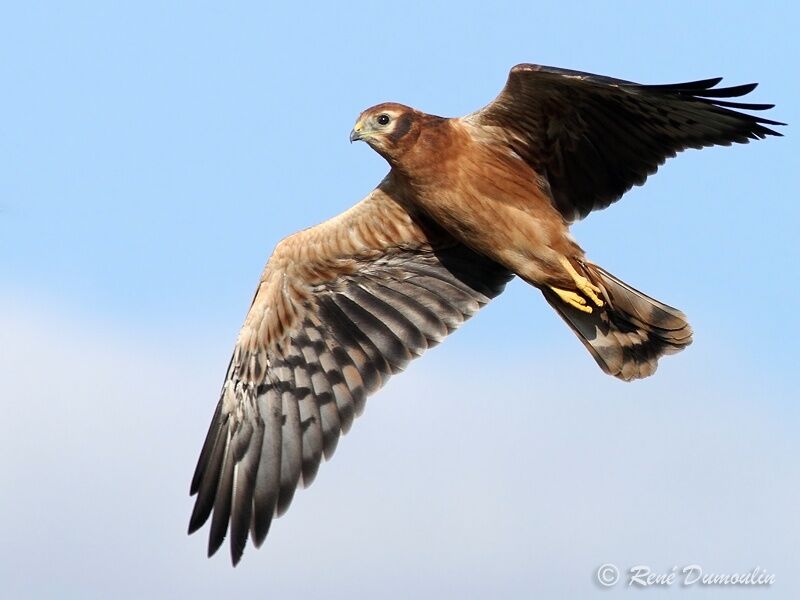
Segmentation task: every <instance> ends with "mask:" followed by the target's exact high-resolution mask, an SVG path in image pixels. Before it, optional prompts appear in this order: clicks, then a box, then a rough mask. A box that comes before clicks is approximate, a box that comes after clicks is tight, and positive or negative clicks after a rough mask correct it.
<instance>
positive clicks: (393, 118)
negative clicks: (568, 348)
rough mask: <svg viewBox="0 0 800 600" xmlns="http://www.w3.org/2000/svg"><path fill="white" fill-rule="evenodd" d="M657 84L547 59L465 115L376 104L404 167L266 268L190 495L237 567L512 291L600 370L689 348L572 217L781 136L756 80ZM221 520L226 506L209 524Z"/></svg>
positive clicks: (360, 133) (383, 131)
mask: <svg viewBox="0 0 800 600" xmlns="http://www.w3.org/2000/svg"><path fill="white" fill-rule="evenodd" d="M720 81H721V78H714V79H705V80H702V81H691V82H688V83H679V84H673V85H640V84H637V83H632V82H629V81H622V80H619V79H611V78H607V77H601V76H598V75H592V74H589V73H581V72H577V71H569V70H565V69H557V68H553V67H543V66H538V65H529V64H523V65H518V66H516V67H514V68H513V69H512V70H511V73H510V75H509V77H508V82H507V83H506V86H505V88H504V89H503V90H502V91H501V92H500V95H499V96H498V97H497V98H496V99H495V100H494V101H493V102H491V103H490V104H489V105H488V106H486V107H485V108H483V109H481V110H479V111H477V112H474V113H472V114H469V115H467V116H465V117H460V118H442V117H437V116H434V115H428V114H425V113H422V112H420V111H418V110H415V109H413V108H409V107H407V106H403V105H401V104H394V103H387V104H379V105H378V106H375V107H373V108H370V109H367V110H365V111H364V112H363V113H361V115H360V116H359V118H358V121H357V122H356V124H355V127H354V128H353V130H352V132H351V134H350V140H351V141H355V140H363V141H364V142H366V143H367V144H369V145H370V146H371V147H372V148H373V149H374V150H375V151H376V152H378V153H379V154H380V155H381V156H383V157H384V158H385V159H386V161H387V162H388V163H389V165H390V167H391V170H390V171H389V173H388V174H387V175H386V177H385V178H384V179H383V181H381V182H380V184H379V185H378V187H377V188H375V189H374V190H373V191H372V192H371V193H370V194H368V195H367V197H366V198H364V199H363V200H362V201H361V202H359V203H358V204H356V205H355V206H353V207H352V208H350V209H349V210H347V211H345V212H344V213H342V214H340V215H339V216H337V217H334V218H332V219H330V220H329V221H326V222H324V223H322V224H320V225H317V226H315V227H311V228H310V229H306V230H304V231H301V232H299V233H295V234H294V235H291V236H289V237H287V238H285V239H284V240H282V241H281V242H280V243H279V244H278V246H277V247H276V248H275V250H274V252H273V254H272V257H271V258H270V259H269V262H268V263H267V266H266V267H265V269H264V272H263V274H262V275H261V280H260V282H259V284H258V288H257V289H256V292H255V297H254V298H253V303H252V305H251V307H250V310H249V311H248V313H247V317H246V319H245V322H244V326H243V327H242V330H241V333H240V334H239V337H238V340H237V342H236V346H235V348H234V351H233V358H232V359H231V362H230V365H229V367H228V373H227V376H226V378H225V383H224V384H223V386H222V392H221V398H220V400H219V404H218V405H217V409H216V412H215V413H214V417H213V419H212V422H211V427H210V429H209V431H208V435H207V437H206V440H205V444H204V445H203V449H202V451H201V453H200V458H199V460H198V463H197V469H196V470H195V473H194V478H193V480H192V484H191V493H192V494H193V495H194V494H197V498H196V501H195V505H194V511H193V513H192V516H191V520H190V524H189V532H190V533H192V532H194V531H196V530H197V529H198V528H199V527H200V526H202V525H203V524H204V523H205V522H206V521H207V520H208V518H209V516H211V529H210V536H209V545H208V552H209V555H211V554H213V553H214V552H216V551H217V549H218V548H219V547H220V545H221V544H222V543H223V541H224V538H225V536H226V534H228V533H229V535H230V548H231V557H232V560H233V564H234V565H235V564H236V563H237V562H238V561H239V559H240V558H241V556H242V552H243V551H244V547H245V544H246V541H247V537H248V534H249V535H250V536H251V537H252V540H253V542H254V544H255V545H256V546H259V545H260V544H261V543H262V542H263V541H264V539H265V537H266V535H267V532H268V530H269V527H270V523H271V522H272V519H273V518H274V517H277V516H280V515H281V514H283V513H284V511H286V509H287V508H288V506H289V504H290V502H291V500H292V496H293V495H294V492H295V489H296V488H297V487H298V486H299V485H303V486H308V485H309V484H310V483H311V482H312V481H313V480H314V477H315V475H316V474H317V469H318V468H319V465H320V462H321V460H322V458H323V457H325V458H326V459H327V458H330V456H331V454H333V451H334V449H335V448H336V444H337V441H338V439H339V436H340V434H343V433H346V432H347V431H348V429H349V428H350V426H351V424H352V422H353V419H354V417H356V416H357V415H359V414H361V412H362V411H363V409H364V403H365V400H366V398H367V396H368V395H369V394H371V393H372V392H374V391H376V390H377V389H378V388H380V387H381V385H383V384H384V383H385V382H386V381H387V380H388V379H389V377H390V376H391V375H392V374H394V373H397V372H398V371H401V370H403V368H404V367H405V366H406V365H407V364H408V362H409V361H410V360H411V359H413V358H415V357H417V356H419V355H420V354H422V353H423V352H424V351H425V350H426V349H427V348H430V347H431V346H434V345H435V344H437V343H439V342H440V341H441V340H442V339H444V337H445V336H446V335H447V334H448V333H450V332H451V331H453V330H454V329H456V328H457V327H458V326H459V325H461V323H463V322H464V321H465V320H466V319H468V318H469V317H471V316H472V315H473V314H474V313H475V312H476V311H477V310H478V309H479V308H481V307H482V306H483V305H484V304H486V303H487V302H488V301H489V300H491V299H492V298H494V297H495V296H497V295H498V294H499V293H500V292H502V291H503V288H504V286H505V285H506V283H507V282H508V281H509V280H510V279H511V278H512V277H514V276H515V275H517V276H519V277H521V278H522V279H523V280H524V281H526V282H527V283H529V284H530V285H532V286H533V287H535V288H538V289H539V290H540V291H541V292H542V294H543V295H544V297H545V299H546V300H547V302H548V303H549V304H550V305H551V306H552V307H553V308H554V309H555V310H556V312H558V314H559V315H561V317H562V318H563V319H564V320H565V321H566V322H567V324H568V325H569V326H570V327H571V328H572V330H573V331H574V332H575V333H576V334H577V336H578V338H579V339H580V340H581V341H582V342H583V344H584V345H585V346H586V348H587V349H588V350H589V352H590V353H591V355H592V356H593V357H594V359H595V361H597V364H598V365H599V366H600V368H601V369H602V370H603V371H605V372H606V373H608V374H610V375H613V376H615V377H618V378H620V379H623V380H626V381H627V380H632V379H637V378H641V377H647V376H648V375H651V374H652V373H653V372H654V371H655V369H656V364H657V361H658V359H659V357H660V356H662V355H664V354H670V353H674V352H678V351H680V350H682V349H683V348H685V347H686V346H687V345H688V344H689V343H690V342H691V336H692V333H691V329H690V327H689V324H688V323H687V321H686V318H685V316H684V315H683V313H681V312H680V311H679V310H676V309H675V308H672V307H671V306H667V305H666V304H664V303H662V302H659V301H658V300H654V299H653V298H650V297H649V296H646V295H645V294H643V293H641V292H639V291H637V290H636V289H634V288H633V287H631V286H629V285H628V284H626V283H623V282H622V281H620V280H619V279H617V278H616V277H614V276H613V275H611V274H610V273H608V272H607V271H605V270H604V269H602V268H600V267H599V266H597V265H595V264H593V263H592V262H590V261H589V260H588V259H587V257H586V255H585V254H584V251H583V249H581V247H580V246H579V245H578V244H577V242H576V241H575V240H574V239H573V238H572V237H571V236H570V234H569V226H570V224H571V223H572V222H574V221H576V220H578V219H581V218H583V217H585V216H586V215H588V214H589V213H590V212H592V211H593V210H598V209H601V208H605V207H607V206H608V205H609V204H611V203H613V202H615V201H617V200H618V199H619V198H620V197H621V196H622V195H623V194H624V193H625V192H626V191H627V190H629V189H630V188H631V187H632V186H634V185H641V184H643V183H644V182H645V179H647V176H648V175H651V174H653V173H654V172H655V171H656V169H657V168H658V167H659V165H661V164H662V163H663V162H664V161H665V160H666V159H667V158H668V157H672V156H675V154H676V153H678V152H680V151H681V150H684V149H686V148H703V147H706V146H714V145H730V144H731V143H733V142H736V143H746V142H748V141H749V140H751V139H761V138H764V137H766V136H768V135H780V134H779V133H777V132H776V131H774V130H772V129H769V128H767V127H766V125H783V123H778V122H776V121H770V120H768V119H764V118H762V117H759V116H754V115H751V114H746V113H742V112H739V111H738V110H737V109H744V110H751V111H759V110H764V109H768V108H772V105H767V104H747V103H742V102H734V101H731V100H729V98H735V97H738V96H743V95H745V94H747V93H749V92H751V91H752V90H753V89H754V88H755V87H756V84H748V85H739V86H734V87H716V86H717V85H718V84H719V83H720ZM212 511H213V515H212Z"/></svg>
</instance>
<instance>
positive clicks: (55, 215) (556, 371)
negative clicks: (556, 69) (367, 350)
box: [0, 1, 800, 598]
mask: <svg viewBox="0 0 800 600" xmlns="http://www.w3.org/2000/svg"><path fill="white" fill-rule="evenodd" d="M799 21H800V20H799V19H798V11H797V8H796V7H795V6H794V5H793V4H792V3H789V2H785V3H781V2H773V3H770V4H769V5H768V6H765V7H762V8H761V9H755V8H754V7H753V5H752V4H751V3H745V2H730V1H728V2H705V3H702V4H700V3H690V2H672V3H665V4H662V5H659V6H655V7H653V6H646V5H645V4H643V3H637V2H616V3H597V4H595V5H593V6H592V7H587V6H585V5H584V3H572V2H559V3H537V2H519V3H498V4H496V5H492V6H489V5H488V4H487V3H478V2H459V3H458V4H455V3H413V2H406V3H381V2H369V3H366V2H364V3H360V2H354V3H348V4H347V6H313V5H300V4H297V5H294V6H293V7H290V6H289V5H288V4H286V5H285V6H280V7H277V6H276V7H267V6H266V3H231V4H230V5H228V6H223V5H217V4H208V3H168V4H167V3H148V2H140V3H135V4H134V3H99V2H74V3H70V4H69V6H67V5H66V4H59V5H56V4H55V3H38V2H29V3H24V4H23V3H18V4H17V5H13V6H12V5H8V6H5V7H4V8H2V9H0V81H2V82H3V86H2V87H3V93H2V94H0V110H1V111H2V114H3V115H4V118H3V119H0V308H2V311H0V332H2V333H0V342H2V343H0V377H2V380H3V382H4V386H3V387H4V395H5V396H6V402H5V404H4V406H6V407H7V411H8V412H7V415H6V428H5V429H6V432H5V433H4V434H3V436H0V472H2V481H1V482H0V483H2V485H0V490H2V491H0V509H2V510H0V513H1V514H2V515H3V516H2V517H0V535H2V539H3V540H4V543H3V545H2V548H1V549H0V595H3V596H4V597H6V596H8V597H37V598H38V597H41V598H46V597H59V598H64V597H75V598H86V597H108V596H109V595H112V594H113V595H114V596H116V597H132V598H133V597H142V596H143V595H148V596H151V597H181V596H185V595H188V594H190V593H191V594H192V595H193V596H194V597H197V598H201V597H209V598H211V597H219V596H220V595H221V594H223V593H225V594H226V595H230V593H231V592H235V593H246V592H252V593H257V594H258V595H259V596H263V597H281V598H289V597H299V598H302V597H314V596H317V595H320V594H322V593H323V592H324V593H326V594H328V595H330V596H331V597H348V598H353V597H362V596H363V597H374V596H375V595H376V594H379V595H382V596H383V597H398V598H402V597H408V596H409V595H414V596H416V597H441V595H443V594H445V595H452V596H459V597H476V598H480V597H498V596H499V597H520V596H521V595H523V594H525V595H531V594H532V593H534V592H537V591H538V592H541V593H542V594H543V595H545V597H565V598H573V597H574V598H585V597H589V596H592V595H594V594H595V593H597V594H599V593H606V594H608V595H609V596H614V595H625V594H628V595H631V594H634V593H635V591H634V590H628V589H622V587H619V588H618V589H615V590H613V591H611V592H606V591H605V590H600V589H599V588H598V587H596V586H595V585H594V584H593V582H592V577H593V569H595V568H596V567H597V566H598V565H600V564H601V563H604V562H615V563H618V564H619V566H620V567H623V568H627V567H629V566H632V565H634V564H641V563H643V564H651V565H652V566H653V567H654V568H658V569H670V568H671V567H672V566H673V565H683V564H690V563H693V562H695V563H700V564H703V565H708V568H709V569H715V570H717V571H725V570H727V571H737V570H738V571H744V570H749V569H752V568H753V567H755V566H756V565H760V566H762V567H764V568H766V569H769V570H770V571H771V572H774V573H775V574H776V577H777V583H776V584H775V585H774V586H773V587H772V589H770V590H753V591H754V592H756V593H757V594H769V595H770V597H773V598H778V597H780V598H788V597H791V596H793V595H794V596H796V594H797V593H798V591H800V582H797V581H792V580H791V578H792V577H793V576H794V570H795V567H796V565H795V561H793V560H790V557H791V556H794V557H796V555H797V541H796V540H797V539H798V537H799V536H800V520H799V519H798V516H797V511H796V502H795V501H792V499H796V497H797V495H798V492H800V470H799V469H798V464H797V456H798V455H799V454H798V452H799V451H800V441H798V439H800V438H799V436H798V435H797V431H798V428H800V409H799V408H798V394H797V391H796V384H795V381H794V378H795V373H796V369H797V364H798V363H799V362H800V361H799V360H798V359H800V356H799V354H800V353H798V350H797V346H796V343H795V341H794V340H793V339H792V336H793V335H794V333H795V332H797V331H798V329H799V328H800V318H798V309H797V297H798V296H799V295H800V283H799V282H800V279H799V278H798V276H797V275H798V270H797V264H798V260H799V259H800V251H799V246H798V243H797V239H796V226H797V223H798V220H799V218H800V209H799V208H798V201H797V199H798V196H799V194H798V192H799V191H800V190H799V189H798V188H799V187H800V186H799V185H798V183H797V172H798V167H800V164H799V163H798V156H800V148H799V147H798V143H797V141H796V136H795V135H794V134H793V130H794V128H793V127H788V128H785V133H786V137H784V138H780V139H775V138H772V139H769V140H766V141H763V142H759V143H755V144H750V145H747V146H737V147H734V148H716V149H711V150H704V151H702V152H688V153H685V154H682V155H680V156H679V157H678V158H677V159H674V160H672V161H670V162H669V163H668V164H667V165H666V166H665V167H664V168H662V170H661V171H660V172H659V173H658V174H657V175H656V176H655V177H652V178H651V179H650V181H649V182H648V184H647V185H646V186H645V187H643V188H641V189H636V190H633V191H632V192H631V193H630V194H629V195H628V196H627V197H626V198H625V199H624V200H623V201H622V202H620V203H619V204H617V205H615V206H613V207H612V208H610V209H608V210H606V211H603V212H601V213H597V214H594V215H592V216H591V217H590V218H588V219H587V220H586V221H585V222H582V223H580V224H578V225H577V226H576V227H575V228H574V230H573V231H574V234H575V236H576V237H577V239H578V240H579V242H580V243H581V244H582V246H583V247H584V248H585V249H586V250H587V253H588V255H589V256H590V257H591V258H592V259H593V260H594V261H596V262H597V263H599V264H600V265H602V266H604V267H605V268H607V269H608V270H609V271H611V272H613V273H615V274H616V275H618V276H620V277H621V278H622V279H624V280H625V281H628V282H630V283H631V284H633V285H635V286H636V287H638V288H640V289H642V290H644V291H646V292H648V293H650V294H651V295H653V296H655V297H657V298H659V299H662V300H664V301H666V302H668V303H670V304H673V305H675V306H678V307H680V308H681V309H682V310H684V311H685V312H686V313H687V315H688V316H689V318H690V321H691V322H692V325H693V327H694V330H695V343H694V344H693V345H692V346H691V347H690V348H689V349H688V350H687V351H686V352H684V353H682V354H681V355H679V356H677V357H671V358H668V359H666V360H665V361H664V362H663V364H662V366H661V368H660V370H659V372H658V373H657V374H656V376H655V377H653V378H652V379H650V380H647V381H643V382H639V383H636V384H632V385H624V384H621V383H619V382H616V381H613V380H611V379H610V378H608V377H606V376H604V375H603V374H602V373H601V372H600V371H599V369H597V368H596V366H595V365H594V363H593V361H592V360H591V359H590V358H589V357H588V355H587V353H586V352H585V350H584V349H583V348H582V346H581V345H580V344H579V343H578V342H577V341H576V340H575V339H574V336H573V335H572V334H571V333H570V332H569V330H568V329H567V328H566V327H564V325H563V323H562V322H561V321H560V319H558V317H556V316H555V314H554V313H553V312H552V311H551V310H550V309H549V308H548V307H547V306H546V304H545V303H544V302H542V301H541V299H540V296H539V294H538V293H537V292H535V291H534V290H531V289H529V288H526V286H524V285H522V284H519V283H514V284H512V285H510V286H509V289H508V291H507V292H506V294H504V295H503V296H502V297H501V298H499V299H498V300H497V301H496V302H494V303H493V304H492V305H490V306H489V307H488V308H487V309H486V310H485V311H483V312H482V313H481V314H480V315H479V316H478V317H477V318H476V319H475V320H474V321H472V322H470V323H469V324H468V325H467V326H466V327H465V328H464V329H463V330H462V331H459V332H458V333H457V334H455V335H454V336H453V338H452V339H449V340H447V342H446V343H444V344H443V345H442V346H441V347H440V348H437V349H436V350H434V351H432V352H431V354H430V355H428V356H426V357H425V358H424V359H422V360H420V361H419V363H418V364H417V363H415V364H414V365H412V366H411V367H409V369H408V371H407V373H405V374H403V375H402V376H400V377H398V378H396V380H395V381H392V382H391V383H390V384H389V386H388V387H387V388H386V389H385V390H383V391H382V392H381V393H380V394H379V395H378V396H376V397H375V398H374V399H373V400H371V401H370V403H369V406H368V408H367V411H366V414H365V415H364V416H363V417H362V418H361V419H360V420H359V422H358V423H357V425H356V426H355V427H354V428H353V430H352V432H351V433H350V434H349V435H348V436H347V438H345V439H344V440H343V441H342V443H341V444H340V448H339V450H338V451H337V454H336V457H335V458H334V460H332V461H331V462H330V463H328V464H326V465H325V466H324V467H323V468H322V469H321V471H320V476H319V478H318V480H317V482H315V484H314V486H313V487H312V488H310V489H309V490H306V491H304V492H300V493H298V495H297V499H296V501H295V503H294V505H293V507H292V509H291V510H290V512H289V513H288V514H287V515H286V516H285V517H283V518H282V519H281V520H280V521H278V522H277V523H276V525H275V526H274V528H273V531H272V532H271V533H270V538H269V539H268V541H267V543H266V544H265V547H264V548H262V549H261V550H259V551H252V549H250V550H249V551H248V552H247V553H246V554H245V557H244V560H243V562H242V564H241V565H240V567H238V568H237V569H236V570H232V569H231V568H230V565H229V563H228V561H227V556H226V555H225V553H221V554H222V555H221V556H218V557H215V558H214V559H213V560H211V561H208V560H207V559H206V558H205V557H204V547H205V539H204V536H205V535H206V531H205V529H204V530H203V531H202V532H201V534H200V535H196V536H192V537H191V538H189V537H186V536H185V527H186V522H187V519H188V515H189V512H190V508H191V503H190V499H189V498H188V496H187V492H188V483H189V478H190V476H191V471H192V469H193V467H194V460H195V458H196V453H197V452H198V451H199V449H200V444H201V443H202V440H203V436H204V435H205V429H206V426H207V422H208V419H209V418H210V416H211V413H212V411H213V408H214V405H215V403H216V395H217V392H218V389H219V385H220V383H221V380H222V377H223V375H224V370H225V366H226V364H227V360H228V358H229V355H230V351H231V346H232V343H233V340H234V339H235V335H236V333H237V331H238V327H239V325H240V323H241V321H242V319H243V317H244V312H245V310H246V308H247V303H248V302H249V300H250V298H251V293H252V290H253V288H254V286H255V283H256V280H257V278H258V275H259V273H260V270H261V268H262V267H263V264H264V261H265V260H266V258H267V256H268V255H269V253H270V251H271V249H272V248H273V246H274V244H275V243H276V242H277V241H278V240H279V239H280V238H281V237H283V236H285V235H287V234H289V233H291V232H293V231H296V230H297V229H300V228H302V227H307V226H309V225H312V224H315V223H318V222H320V221H322V220H325V219H326V218H328V217H330V216H333V215H335V214H337V213H338V212H340V211H342V210H344V209H345V208H347V207H348V206H350V205H352V204H353V203H355V202H356V201H358V200H359V199H360V198H362V197H363V196H364V195H365V194H366V193H367V192H368V191H369V190H370V189H371V188H372V187H373V186H374V185H375V184H376V183H377V182H378V181H379V180H380V178H381V177H382V176H383V174H384V173H385V172H386V166H385V163H384V162H383V161H382V159H381V158H380V157H379V156H377V155H376V154H375V153H373V152H372V151H371V150H370V149H369V148H368V147H366V146H365V145H363V144H356V145H352V146H351V145H350V144H349V143H348V141H347V137H348V133H349V131H350V128H351V127H352V124H353V122H354V120H355V117H356V116H357V115H358V113H359V112H360V111H361V110H362V109H364V108H365V107H367V106H370V105H372V104H376V103H378V102H381V101H385V100H394V101H399V102H403V103H406V104H410V105H413V106H416V107H418V108H420V109H422V110H425V111H427V112H431V113H436V114H441V115H445V116H452V115H460V114H465V113H467V112H470V111H472V110H474V109H476V108H478V107H480V106H482V105H484V104H486V103H487V102H489V101H490V100H491V99H492V98H493V97H494V96H495V95H496V94H497V92H498V91H499V90H500V88H501V87H502V85H503V83H504V82H505V77H506V74H507V71H508V69H509V68H510V67H511V66H512V65H514V64H516V63H519V62H537V63H541V64H550V65H556V66H563V67H567V68H573V69H580V70H585V71H592V72H596V73H601V74H606V75H610V76H616V77H620V78H624V79H631V80H635V81H641V82H644V83H665V82H674V81H681V80H691V79H699V78H705V77H712V76H718V75H721V76H725V78H726V81H727V82H730V83H731V84H739V83H747V82H750V81H759V82H760V83H761V86H760V87H759V88H758V89H757V90H756V92H755V93H754V94H753V95H752V98H753V100H754V101H756V102H773V103H776V104H777V108H776V109H775V110H774V111H772V114H771V115H770V116H772V117H773V118H776V119H778V120H782V121H786V122H788V123H790V124H794V123H799V122H800V118H798V116H799V115H798V108H797V106H798V105H797V98H798V91H800V90H799V89H798V88H800V85H799V84H798V80H797V77H796V75H795V73H794V71H793V69H794V67H793V65H794V64H795V63H796V62H797V59H798V58H799V57H798V42H797V30H798V25H800V22H799ZM3 587H5V588H7V590H6V591H7V593H5V594H3V593H2V592H3ZM652 591H653V590H651V592H652ZM681 592H682V590H680V589H667V590H661V591H655V593H656V595H659V594H672V595H679V594H680V593H681ZM696 593H697V594H700V595H702V596H717V595H719V596H720V597H726V595H728V596H729V595H730V594H736V592H735V591H730V590H718V589H717V590H715V589H700V590H696Z"/></svg>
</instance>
